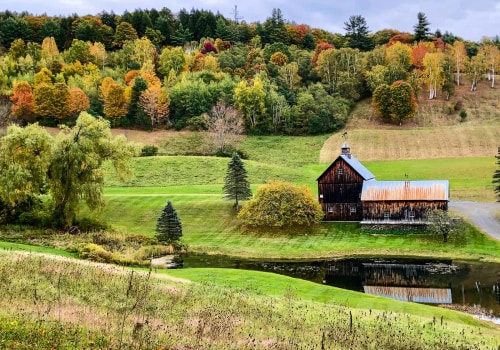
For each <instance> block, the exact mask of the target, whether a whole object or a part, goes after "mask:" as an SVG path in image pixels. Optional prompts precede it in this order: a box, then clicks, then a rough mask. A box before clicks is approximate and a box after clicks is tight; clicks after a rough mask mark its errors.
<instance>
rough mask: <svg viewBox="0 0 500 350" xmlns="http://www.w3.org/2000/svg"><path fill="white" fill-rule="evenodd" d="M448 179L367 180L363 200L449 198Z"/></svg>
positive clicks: (428, 199)
mask: <svg viewBox="0 0 500 350" xmlns="http://www.w3.org/2000/svg"><path fill="white" fill-rule="evenodd" d="M449 188H450V185H449V182H448V180H425V181H365V182H363V189H362V191H361V200H362V201H401V200H406V201H409V200H423V201H433V200H442V201H447V200H449V193H450V190H449Z"/></svg>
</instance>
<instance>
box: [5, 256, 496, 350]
mask: <svg viewBox="0 0 500 350" xmlns="http://www.w3.org/2000/svg"><path fill="white" fill-rule="evenodd" d="M0 270H1V271H2V275H1V276H2V278H0V287H1V290H2V291H4V292H3V293H1V294H0V305H1V307H0V347H2V348H21V349H27V348H58V349H79V348H108V349H115V348H116V349H118V348H136V349H171V348H175V349H192V348H203V349H233V348H253V349H269V348H275V349H285V348H309V349H321V348H330V349H331V348H349V349H380V348H384V349H396V348H412V349H435V348H440V349H495V348H496V347H497V346H498V339H499V337H500V331H499V330H498V328H497V327H494V326H493V325H490V324H487V323H483V322H480V321H477V320H475V319H473V318H472V317H470V316H467V315H465V314H461V313H458V312H452V311H448V310H441V309H438V308H432V307H428V306H421V305H416V304H410V303H406V304H405V303H399V302H394V301H388V300H383V299H382V298H377V297H371V296H366V295H362V294H360V293H355V292H347V291H341V290H338V289H336V288H329V287H328V288H327V287H324V286H320V285H314V284H312V283H309V282H305V281H298V282H297V281H295V280H293V279H289V278H286V277H281V276H277V275H271V274H265V273H256V272H249V273H246V272H243V271H239V272H238V273H236V272H235V271H232V270H223V271H220V270H214V269H212V270H208V271H207V273H203V272H202V271H200V270H195V269H192V270H182V271H181V270H179V271H175V272H174V273H175V274H176V275H177V276H178V277H183V278H186V277H187V278H189V279H191V280H192V281H195V283H179V282H174V281H171V280H170V277H168V276H164V275H155V274H153V275H149V274H147V273H140V272H131V271H130V270H127V269H118V268H113V267H109V266H104V265H95V266H94V265H82V264H81V263H80V262H77V261H68V260H66V259H62V260H61V259H57V260H53V259H48V258H46V257H40V256H36V255H29V254H20V253H11V252H10V253H6V252H0ZM203 271H205V270H203ZM238 274H240V275H241V276H238ZM245 277H246V282H244V281H245ZM208 278H210V281H211V282H207V279H208ZM252 282H253V283H252ZM230 285H232V286H230ZM393 304H394V305H393ZM393 306H394V308H395V309H396V310H397V311H390V312H388V311H386V310H388V309H389V308H392V307H393ZM441 316H443V323H442V324H441V322H440V317H441ZM351 317H352V320H353V322H352V323H351V322H350V318H351Z"/></svg>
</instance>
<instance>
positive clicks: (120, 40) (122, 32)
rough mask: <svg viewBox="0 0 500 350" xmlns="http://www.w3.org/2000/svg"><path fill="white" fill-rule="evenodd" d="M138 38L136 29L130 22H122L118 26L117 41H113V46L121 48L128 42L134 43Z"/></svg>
mask: <svg viewBox="0 0 500 350" xmlns="http://www.w3.org/2000/svg"><path fill="white" fill-rule="evenodd" d="M137 38H138V35H137V31H136V30H135V28H134V27H133V26H132V25H131V24H130V23H128V22H121V23H120V24H119V25H117V26H116V31H115V40H114V41H113V45H114V46H116V47H118V48H121V47H123V45H124V44H125V42H126V41H134V40H135V39H137Z"/></svg>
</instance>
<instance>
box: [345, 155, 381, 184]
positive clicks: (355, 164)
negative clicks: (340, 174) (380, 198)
mask: <svg viewBox="0 0 500 350" xmlns="http://www.w3.org/2000/svg"><path fill="white" fill-rule="evenodd" d="M339 157H340V158H342V159H343V160H344V161H345V162H346V163H347V164H349V165H350V166H351V167H352V168H353V169H354V170H356V172H357V173H358V174H359V175H361V176H362V177H363V179H365V180H371V179H374V178H375V175H373V174H372V173H371V171H370V170H368V169H366V168H365V166H364V165H363V164H361V163H360V162H359V160H357V159H356V157H354V156H353V155H352V154H349V155H347V154H341V155H340V156H339Z"/></svg>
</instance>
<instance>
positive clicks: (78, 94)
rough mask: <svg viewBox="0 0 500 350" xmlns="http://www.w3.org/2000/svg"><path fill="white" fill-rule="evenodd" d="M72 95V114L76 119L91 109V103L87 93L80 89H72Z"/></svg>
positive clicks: (70, 91)
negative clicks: (81, 113)
mask: <svg viewBox="0 0 500 350" xmlns="http://www.w3.org/2000/svg"><path fill="white" fill-rule="evenodd" d="M69 94H70V108H69V109H70V113H71V115H72V116H73V117H76V116H78V115H79V114H80V112H83V111H86V110H88V109H89V108H90V101H89V98H88V97H87V95H86V94H85V92H83V90H82V89H80V88H78V87H74V88H71V89H70V90H69Z"/></svg>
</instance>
